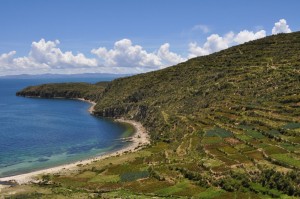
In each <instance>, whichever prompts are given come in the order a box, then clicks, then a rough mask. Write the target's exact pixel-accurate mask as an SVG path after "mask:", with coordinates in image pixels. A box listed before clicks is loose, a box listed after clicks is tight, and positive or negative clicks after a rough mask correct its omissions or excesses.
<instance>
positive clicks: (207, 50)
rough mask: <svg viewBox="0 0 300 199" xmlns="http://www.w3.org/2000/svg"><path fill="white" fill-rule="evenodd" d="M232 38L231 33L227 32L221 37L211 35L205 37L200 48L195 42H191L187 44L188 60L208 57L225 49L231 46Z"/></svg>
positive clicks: (232, 34)
mask: <svg viewBox="0 0 300 199" xmlns="http://www.w3.org/2000/svg"><path fill="white" fill-rule="evenodd" d="M233 37H234V33H233V32H229V33H227V34H226V35H224V36H223V37H221V36H219V35H218V34H212V35H210V36H209V37H207V39H206V42H205V43H204V44H203V46H202V47H201V46H198V44H197V43H196V42H192V43H190V44H189V52H190V54H189V58H192V57H196V56H203V55H208V54H211V53H213V52H217V51H220V50H223V49H226V48H228V47H229V46H230V45H231V43H232V40H233Z"/></svg>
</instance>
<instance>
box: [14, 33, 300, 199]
mask: <svg viewBox="0 0 300 199" xmlns="http://www.w3.org/2000/svg"><path fill="white" fill-rule="evenodd" d="M49 87H53V85H52V86H51V85H46V86H44V87H41V86H38V87H31V88H27V89H25V90H23V91H22V92H20V93H18V95H24V96H28V95H33V94H32V93H34V96H37V95H40V94H41V93H43V92H44V90H45V88H49ZM60 88H62V90H64V88H65V85H64V84H63V85H61V87H60ZM74 88H76V86H74ZM94 88H95V89H96V90H97V92H95V93H93V92H94ZM75 90H76V89H75ZM89 90H91V92H92V93H93V94H90V95H86V94H84V95H80V96H78V97H85V98H87V99H92V100H95V101H96V102H97V105H96V107H95V113H94V114H95V115H97V116H103V117H113V118H118V117H124V118H128V119H134V120H137V121H140V122H141V123H142V124H143V125H144V126H145V127H146V128H147V130H148V131H149V133H150V135H151V138H152V144H151V146H149V147H148V148H146V149H143V150H141V151H139V152H137V153H130V154H126V155H125V156H124V157H123V158H119V159H118V158H111V160H108V161H111V162H110V163H111V164H108V163H103V162H98V163H97V162H96V163H94V165H90V166H86V167H84V168H83V169H82V170H80V171H79V174H78V175H79V176H80V175H83V174H86V172H91V173H90V175H89V176H88V175H86V176H85V177H78V175H77V176H76V175H75V176H70V175H62V176H50V177H51V185H47V187H46V188H47V189H51V192H50V193H49V194H58V195H63V194H65V195H66V196H67V195H68V194H67V192H66V191H62V192H55V190H57V189H58V188H57V187H56V188H55V187H54V185H55V186H58V187H60V189H61V190H64V189H65V188H66V187H67V188H68V189H70V190H72V191H71V192H70V193H69V196H75V195H76V194H78V193H80V194H88V193H89V194H90V193H97V194H98V195H97V194H96V195H95V196H103V197H104V196H107V197H108V198H109V197H112V196H122V195H135V196H136V197H133V198H138V197H142V198H146V197H153V196H156V197H178V198H180V197H183V196H187V197H194V198H234V197H240V198H264V197H288V196H295V197H296V196H297V197H299V196H300V32H296V33H290V34H279V35H275V36H269V37H266V38H263V39H260V40H256V41H251V42H248V43H245V44H243V45H239V46H235V47H232V48H229V49H227V50H223V51H221V52H218V53H214V54H211V55H208V56H203V57H197V58H194V59H191V60H188V61H187V62H184V63H181V64H178V65H176V66H173V67H169V68H166V69H163V70H160V71H155V72H150V73H145V74H140V75H135V76H131V77H126V78H120V79H116V80H114V81H112V82H111V83H109V84H108V85H102V87H101V88H97V86H96V85H90V86H89ZM44 97H52V96H44ZM92 169H94V170H92ZM99 175H101V176H106V177H103V179H107V178H109V177H108V176H110V177H111V178H113V180H111V178H109V179H110V180H104V181H103V180H100V181H99V183H95V180H94V181H93V179H94V178H95V177H96V176H99ZM124 176H125V177H124ZM128 176H129V177H128ZM91 180H92V181H93V182H91ZM74 181H76V182H78V183H71V182H74ZM53 184H54V185H53ZM35 186H37V185H35ZM41 186H42V185H39V186H37V187H38V188H39V189H46V188H45V187H43V186H44V185H43V186H42V187H41ZM37 187H35V188H36V189H37ZM96 190H97V192H96ZM104 192H105V193H104ZM42 195H43V194H42Z"/></svg>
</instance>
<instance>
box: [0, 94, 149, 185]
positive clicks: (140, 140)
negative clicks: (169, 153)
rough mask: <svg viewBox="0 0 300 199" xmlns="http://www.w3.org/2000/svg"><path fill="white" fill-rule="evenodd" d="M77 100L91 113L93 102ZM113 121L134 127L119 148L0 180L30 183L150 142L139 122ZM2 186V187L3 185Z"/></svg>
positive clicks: (134, 149)
mask: <svg viewBox="0 0 300 199" xmlns="http://www.w3.org/2000/svg"><path fill="white" fill-rule="evenodd" d="M77 100H81V101H85V102H88V103H90V104H91V106H90V107H89V109H88V111H89V112H90V113H91V114H93V112H94V107H95V105H96V103H95V102H93V101H89V100H85V99H82V98H79V99H77ZM115 121H116V122H120V123H128V124H130V125H132V126H133V127H134V129H135V133H134V134H133V135H132V136H131V137H128V138H126V139H127V140H128V141H130V142H131V143H130V144H129V145H127V146H126V147H124V148H121V149H119V150H117V151H113V152H108V153H106V154H104V155H100V156H98V157H94V158H89V159H85V160H81V161H76V162H74V163H70V164H64V165H61V166H56V167H52V168H48V169H42V170H38V171H33V172H29V173H25V174H20V175H14V176H9V177H4V178H0V181H13V182H16V183H18V184H26V183H30V182H31V181H35V177H36V176H38V175H41V174H49V173H51V174H54V173H59V172H62V171H63V172H66V171H68V170H74V169H76V167H77V166H78V165H86V164H90V163H91V162H94V161H99V160H102V159H105V158H108V157H112V156H117V155H122V154H124V153H127V152H133V151H136V150H138V149H140V148H141V147H142V146H146V145H148V144H150V139H149V135H148V133H147V131H146V129H145V128H144V127H143V126H142V124H141V123H139V122H136V121H133V120H125V119H116V120H115ZM2 187H4V185H3V186H2Z"/></svg>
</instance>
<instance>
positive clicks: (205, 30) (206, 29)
mask: <svg viewBox="0 0 300 199" xmlns="http://www.w3.org/2000/svg"><path fill="white" fill-rule="evenodd" d="M197 30H201V31H202V32H203V33H209V32H210V28H209V27H208V26H207V25H203V24H198V25H195V26H194V27H193V28H192V31H197Z"/></svg>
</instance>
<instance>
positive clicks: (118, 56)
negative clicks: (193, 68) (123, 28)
mask: <svg viewBox="0 0 300 199" xmlns="http://www.w3.org/2000/svg"><path fill="white" fill-rule="evenodd" d="M169 48H170V44H168V43H165V44H163V45H162V46H160V48H159V49H158V52H147V51H146V50H144V49H143V47H142V46H139V45H133V44H132V42H131V40H129V39H122V40H119V41H117V42H115V44H114V47H113V48H112V49H110V50H108V49H106V48H105V47H100V48H98V49H92V51H91V53H92V54H95V55H97V56H98V58H99V62H100V63H101V64H103V65H105V66H109V67H136V68H154V69H155V68H156V69H158V68H162V67H164V66H167V65H170V64H177V63H179V62H181V61H184V59H183V58H182V57H181V56H180V55H177V54H176V53H173V52H170V50H169Z"/></svg>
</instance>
